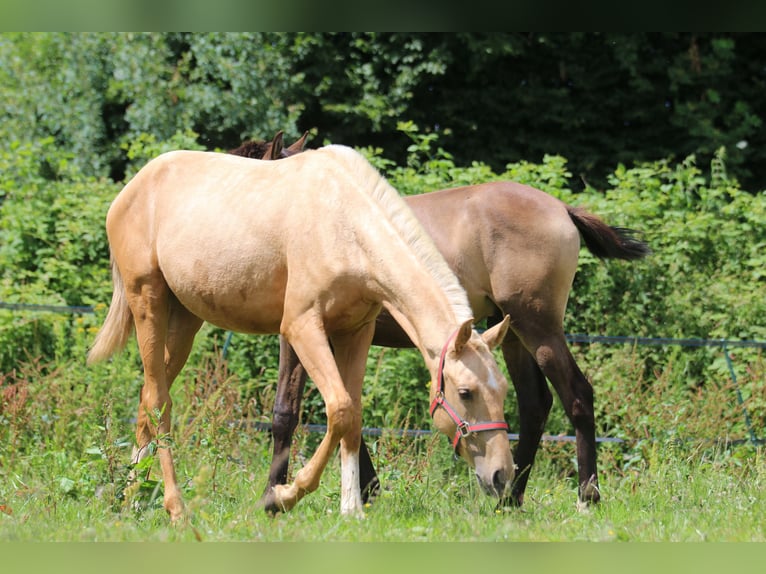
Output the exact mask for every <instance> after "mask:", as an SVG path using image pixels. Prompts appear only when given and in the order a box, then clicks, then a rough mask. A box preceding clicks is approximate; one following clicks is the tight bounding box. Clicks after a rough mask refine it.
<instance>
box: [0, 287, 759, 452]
mask: <svg viewBox="0 0 766 574" xmlns="http://www.w3.org/2000/svg"><path fill="white" fill-rule="evenodd" d="M0 309H7V310H10V311H24V312H45V313H70V314H88V313H94V312H95V309H94V308H93V307H92V306H88V305H80V306H77V305H75V306H71V305H44V304H32V303H8V302H4V301H0ZM232 336H233V333H232V332H231V331H229V332H228V334H227V336H226V340H225V342H224V345H223V349H222V355H223V357H224V358H225V357H226V353H227V352H228V349H229V346H230V344H231V340H232ZM566 339H567V341H569V342H570V343H584V344H599V343H600V344H605V345H625V344H630V345H651V346H658V347H664V346H670V345H677V346H681V347H717V348H720V349H721V351H722V352H723V354H724V358H725V360H726V365H727V368H728V371H729V376H730V378H731V381H732V383H733V385H734V389H735V392H736V396H737V403H738V406H739V407H740V409H741V410H742V414H743V417H744V420H745V427H746V429H747V433H748V439H747V441H749V442H750V443H752V444H753V445H761V444H764V443H765V442H766V440H764V439H762V438H758V437H757V436H756V434H755V430H754V428H753V425H752V421H751V418H750V413H749V412H748V409H747V405H746V404H745V400H744V397H743V395H742V390H741V388H740V385H739V382H738V380H737V373H736V371H735V369H734V362H733V359H732V357H731V354H730V353H729V349H733V348H751V349H766V341H757V340H732V339H698V338H673V337H638V336H606V335H586V334H582V333H574V334H567V335H566ZM253 427H254V428H256V429H257V430H270V429H271V424H270V423H262V422H258V423H255V424H254V425H253ZM303 428H304V429H305V430H306V431H308V432H325V431H326V428H327V427H326V426H325V425H316V424H307V425H303ZM362 433H363V434H365V435H368V436H381V435H383V434H393V435H396V436H408V437H417V436H428V435H430V434H431V433H432V431H430V430H424V429H381V428H363V429H362ZM508 438H509V439H511V440H518V438H519V435H518V434H516V433H508ZM542 440H544V441H552V442H553V441H558V442H574V441H575V440H576V438H575V437H574V436H571V435H543V437H542ZM596 442H599V443H624V442H626V441H625V440H624V439H621V438H616V437H596ZM727 442H729V443H736V442H746V441H740V440H727Z"/></svg>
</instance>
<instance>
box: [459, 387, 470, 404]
mask: <svg viewBox="0 0 766 574" xmlns="http://www.w3.org/2000/svg"><path fill="white" fill-rule="evenodd" d="M457 394H458V396H459V397H460V400H463V401H470V400H471V391H470V390H468V389H458V390H457Z"/></svg>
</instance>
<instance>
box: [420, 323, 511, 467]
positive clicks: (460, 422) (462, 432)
mask: <svg viewBox="0 0 766 574" xmlns="http://www.w3.org/2000/svg"><path fill="white" fill-rule="evenodd" d="M456 336H457V331H455V332H454V333H452V335H450V337H449V339H447V342H446V343H444V347H442V352H441V355H440V356H439V369H438V371H437V373H436V376H437V378H438V380H439V390H438V391H437V392H436V395H435V396H434V399H433V400H432V401H431V407H430V409H429V412H430V413H431V417H432V418H433V416H434V413H435V412H436V409H437V408H439V407H441V408H443V409H444V411H445V412H446V413H447V415H449V417H450V418H451V419H452V422H454V423H455V425H457V429H456V430H455V437H454V438H453V439H452V449H453V450H454V451H455V453H457V447H458V444H459V443H460V439H461V438H465V437H467V436H469V435H470V434H471V433H475V432H482V431H490V430H504V431H508V430H509V428H508V423H506V422H505V421H490V422H480V423H469V422H468V421H466V420H465V419H464V418H462V417H461V416H460V415H459V414H457V411H456V410H455V409H454V408H452V405H450V404H449V403H448V402H447V398H446V397H445V396H444V360H445V358H446V357H447V349H448V348H449V345H450V343H451V342H452V340H453V339H454V338H455V337H456Z"/></svg>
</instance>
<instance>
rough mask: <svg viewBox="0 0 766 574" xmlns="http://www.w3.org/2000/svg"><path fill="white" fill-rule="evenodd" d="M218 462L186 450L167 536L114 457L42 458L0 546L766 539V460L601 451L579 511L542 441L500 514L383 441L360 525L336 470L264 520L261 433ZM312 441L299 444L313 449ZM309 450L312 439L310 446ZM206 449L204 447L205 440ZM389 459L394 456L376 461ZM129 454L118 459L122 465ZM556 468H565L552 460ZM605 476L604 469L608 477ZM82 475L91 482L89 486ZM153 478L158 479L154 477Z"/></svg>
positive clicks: (458, 467) (7, 492)
mask: <svg viewBox="0 0 766 574" xmlns="http://www.w3.org/2000/svg"><path fill="white" fill-rule="evenodd" d="M237 434H238V436H237V437H236V438H235V439H232V440H233V442H232V443H230V444H235V446H236V448H235V449H233V450H232V451H231V452H229V453H226V454H222V453H219V452H216V451H215V449H211V448H209V446H208V447H206V446H204V445H203V444H197V445H196V446H195V447H192V446H191V445H190V446H187V447H184V446H179V447H178V448H177V449H176V458H177V460H178V461H179V476H181V477H184V478H183V480H184V484H185V496H186V502H187V506H188V509H189V512H190V518H189V520H188V522H187V523H186V524H183V525H179V526H171V525H170V524H169V523H168V519H167V516H166V514H165V512H164V510H163V509H162V507H161V494H159V496H154V497H153V494H156V493H153V492H152V488H148V487H152V486H157V485H156V484H155V483H154V482H153V481H152V480H151V479H150V480H149V481H148V482H147V483H145V484H144V487H147V488H144V490H145V493H144V495H143V496H141V497H140V500H141V504H142V507H141V508H136V506H137V504H136V503H134V504H125V503H124V500H121V498H122V496H121V488H120V481H124V477H123V476H122V475H121V473H122V471H123V470H125V469H123V468H120V469H119V470H118V475H119V476H118V480H117V481H116V482H115V483H110V482H108V481H102V480H100V479H98V477H101V479H104V478H106V477H107V476H108V470H106V471H105V470H104V468H105V461H104V460H103V459H97V458H96V457H95V455H91V458H87V454H86V457H85V458H83V456H82V453H74V452H65V451H60V452H53V451H48V452H46V451H39V452H36V453H30V454H28V455H25V456H24V457H23V458H19V459H17V461H16V464H15V465H14V467H13V468H3V469H2V470H1V471H0V474H2V486H0V503H1V504H2V509H3V512H2V513H0V540H2V541H194V540H202V541H308V542H313V541H353V542H357V541H364V542H377V541H380V542H402V541H429V542H435V541H442V542H445V541H604V542H606V541H764V540H765V539H766V533H765V532H764V526H766V494H764V493H765V492H766V488H765V487H766V468H765V467H764V460H763V456H762V452H761V451H760V450H755V449H753V448H752V447H748V446H740V447H736V448H734V449H724V448H714V447H706V448H703V447H701V446H699V445H698V446H693V445H690V444H673V443H671V444H665V445H662V444H652V445H650V446H649V447H648V457H647V460H646V461H644V462H643V463H642V464H640V465H639V466H633V467H632V468H631V470H630V471H629V472H624V473H623V472H619V471H618V470H617V469H616V466H615V465H614V462H615V460H614V459H615V457H619V456H620V455H619V454H618V453H610V452H609V450H610V448H611V449H613V447H609V446H602V447H601V455H602V468H603V470H602V473H601V489H602V493H603V497H604V501H603V503H602V504H599V505H598V506H596V507H593V508H590V509H587V510H586V511H578V510H577V508H576V505H575V488H576V485H575V483H574V481H573V479H571V478H569V477H568V476H564V475H566V474H568V473H567V472H566V471H565V470H564V469H562V468H561V467H560V466H561V465H560V463H561V461H565V460H566V454H567V452H566V451H572V452H573V450H574V447H573V445H571V444H563V445H558V444H546V445H545V446H544V447H543V449H542V452H541V453H540V455H539V465H538V466H537V467H536V468H535V471H534V473H533V476H532V479H531V480H530V485H529V489H528V493H527V497H526V500H525V505H524V507H523V509H521V510H511V511H507V512H504V513H497V512H496V511H495V509H494V504H493V501H492V500H491V499H489V498H488V497H486V496H485V495H484V494H483V493H481V492H480V491H479V489H478V487H477V485H476V484H475V480H474V478H473V477H472V476H471V473H470V472H469V470H468V468H467V466H466V465H465V463H464V462H463V461H462V460H461V461H453V460H452V458H451V454H450V453H449V448H448V446H447V444H446V439H445V440H444V441H442V440H441V438H440V437H431V438H426V439H395V441H394V439H390V441H393V442H394V444H389V445H388V446H386V445H385V444H384V443H385V441H384V440H381V441H380V442H379V444H378V446H379V452H378V456H377V458H378V464H379V469H380V474H381V479H382V482H383V485H384V489H383V492H382V494H381V495H380V496H379V497H378V498H377V499H376V500H375V502H374V503H373V504H372V505H370V506H369V507H368V508H367V510H366V515H365V517H364V519H361V520H359V519H351V518H346V517H343V516H340V515H339V512H338V511H339V484H340V482H339V481H340V479H339V468H338V467H339V463H338V460H337V457H336V459H335V461H334V463H332V464H331V465H330V467H329V468H328V470H327V471H326V473H325V475H324V477H323V480H322V484H321V486H320V488H319V490H318V491H317V492H315V493H312V494H310V495H308V496H307V497H306V498H304V499H303V500H302V501H301V502H300V503H299V504H298V505H297V506H296V508H295V509H293V511H291V512H289V513H287V514H281V515H278V516H276V517H269V516H266V515H265V514H264V512H263V511H262V510H261V509H260V508H259V507H258V505H257V501H258V498H259V495H260V493H261V491H262V489H263V487H264V485H265V480H266V472H267V467H268V461H269V453H268V440H269V437H268V435H267V434H265V433H241V434H239V433H237ZM305 442H306V437H304V443H305ZM309 442H310V441H309ZM203 443H204V441H203ZM381 451H387V452H381ZM127 454H128V453H127V450H126V449H125V452H121V453H120V455H119V456H120V458H121V457H122V456H123V455H124V456H125V457H127ZM556 461H558V463H556ZM604 467H605V468H604ZM87 475H91V477H93V478H95V481H93V480H92V479H91V478H87ZM157 475H158V472H157V471H155V472H154V475H153V476H154V477H156V476H157Z"/></svg>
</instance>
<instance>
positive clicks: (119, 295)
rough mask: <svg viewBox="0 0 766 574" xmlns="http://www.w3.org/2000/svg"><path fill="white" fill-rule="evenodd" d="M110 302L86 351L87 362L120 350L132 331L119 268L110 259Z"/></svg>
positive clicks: (131, 322)
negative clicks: (111, 286)
mask: <svg viewBox="0 0 766 574" xmlns="http://www.w3.org/2000/svg"><path fill="white" fill-rule="evenodd" d="M112 284H113V286H114V291H113V292H112V304H111V305H109V311H108V312H107V314H106V320H105V321H104V324H103V325H102V326H101V330H100V331H99V332H98V334H97V335H96V340H95V341H94V342H93V347H91V349H90V351H88V364H89V365H91V364H93V363H97V362H98V361H103V360H104V359H107V358H109V357H111V356H112V355H113V354H114V353H116V352H117V351H119V350H121V349H122V348H123V347H125V345H126V344H127V342H128V338H129V337H130V334H131V333H132V332H133V314H132V313H131V311H130V307H128V301H127V299H126V298H125V287H124V286H123V284H122V276H121V275H120V270H119V269H117V265H115V263H114V261H112Z"/></svg>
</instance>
